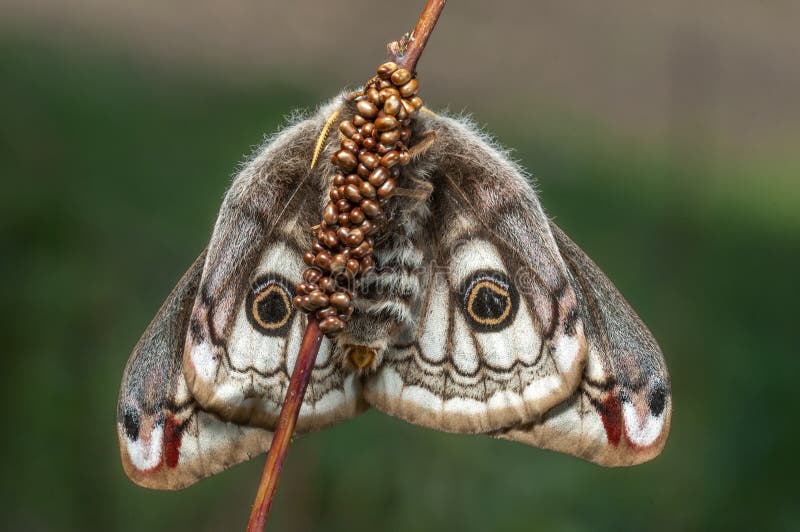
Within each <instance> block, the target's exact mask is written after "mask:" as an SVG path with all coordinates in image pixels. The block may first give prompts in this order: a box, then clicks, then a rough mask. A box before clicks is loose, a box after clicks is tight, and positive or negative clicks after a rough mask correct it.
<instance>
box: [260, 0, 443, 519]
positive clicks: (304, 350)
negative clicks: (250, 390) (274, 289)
mask: <svg viewBox="0 0 800 532" xmlns="http://www.w3.org/2000/svg"><path fill="white" fill-rule="evenodd" d="M445 1H446V0H428V3H427V4H426V5H425V9H424V10H423V11H422V15H420V18H419V20H418V21H417V25H416V27H415V28H414V31H413V32H412V34H411V38H410V39H409V40H408V41H407V42H403V43H398V42H394V43H391V44H389V45H388V47H387V49H388V50H389V60H390V61H394V62H396V63H397V64H398V65H400V66H401V67H403V68H406V69H408V70H410V71H411V72H414V71H415V69H416V67H417V61H419V57H420V55H422V51H423V50H424V49H425V44H426V43H427V42H428V37H430V35H431V32H432V31H433V28H434V27H435V26H436V21H437V20H438V19H439V15H440V14H441V13H442V9H443V8H444V4H445ZM321 342H322V332H320V330H319V322H318V321H317V318H316V316H315V315H314V313H310V314H309V315H308V325H307V326H306V331H305V334H304V335H303V342H302V344H301V345H300V352H299V353H298V355H297V362H295V366H294V371H293V372H292V378H291V380H290V381H289V387H288V389H287V391H286V398H285V399H284V401H283V407H282V408H281V414H280V416H279V417H278V424H277V425H276V427H275V433H274V434H273V437H272V445H271V446H270V448H269V452H268V453H267V463H266V464H264V472H263V473H262V474H261V483H260V484H259V486H258V492H257V493H256V500H255V502H254V503H253V510H252V512H251V513H250V521H249V522H248V524H247V530H248V532H261V531H262V530H264V527H265V526H266V524H267V518H268V517H269V510H270V507H271V506H272V501H273V499H274V497H275V490H276V488H277V487H278V479H279V478H280V475H281V470H282V469H283V463H284V461H285V459H286V453H287V451H288V450H289V443H291V441H292V435H293V434H294V428H295V425H296V424H297V416H298V415H299V414H300V406H301V405H302V404H303V397H304V396H305V394H306V388H307V387H308V382H309V380H310V379H311V371H312V370H313V369H314V361H315V360H316V359H317V353H318V352H319V346H320V343H321Z"/></svg>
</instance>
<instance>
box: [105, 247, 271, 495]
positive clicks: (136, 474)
mask: <svg viewBox="0 0 800 532" xmlns="http://www.w3.org/2000/svg"><path fill="white" fill-rule="evenodd" d="M204 259H205V252H203V253H202V254H201V255H200V256H199V257H198V258H197V260H196V261H195V262H194V264H193V265H192V266H191V268H189V270H188V271H187V272H186V274H185V275H184V276H183V278H182V279H181V280H180V281H179V282H178V284H177V286H176V287H175V289H174V290H173V291H172V293H171V294H170V295H169V297H168V298H167V300H166V301H165V302H164V304H163V306H162V307H161V309H160V310H159V312H158V313H157V314H156V316H155V318H154V319H153V321H152V323H151V324H150V325H149V327H148V328H147V330H146V331H145V333H144V335H142V338H141V339H140V340H139V342H138V343H137V345H136V347H134V349H133V352H132V354H131V357H130V359H129V360H128V364H127V366H126V368H125V372H124V374H123V377H122V384H121V387H120V395H119V401H118V404H117V436H118V438H119V445H120V455H121V459H122V464H123V468H124V469H125V472H126V473H127V475H128V476H129V477H130V478H131V480H133V481H134V482H136V483H137V484H140V485H142V486H145V487H148V488H157V489H178V488H183V487H185V486H188V485H190V484H193V483H194V482H196V481H197V480H200V479H201V478H203V477H206V476H208V475H212V474H214V473H217V472H219V471H222V470H223V469H225V468H227V467H229V466H231V465H233V464H236V463H238V462H241V461H243V460H247V459H249V458H251V457H252V456H255V455H257V454H259V453H261V452H263V451H265V450H266V449H268V448H269V445H270V442H271V440H272V434H271V433H270V432H267V431H264V430H260V429H254V428H247V427H240V426H237V425H235V424H233V423H228V422H225V421H222V420H220V419H218V418H217V417H215V416H213V415H211V414H209V413H207V412H204V411H203V410H201V409H200V408H199V406H198V405H197V403H196V402H195V401H194V399H193V398H192V396H191V395H190V394H189V391H188V388H187V387H186V382H185V381H184V378H183V371H182V369H183V368H182V358H183V342H184V338H185V336H186V328H187V327H188V323H189V314H190V312H191V309H192V304H193V302H194V298H195V295H196V293H197V288H198V285H199V283H200V276H201V273H202V267H203V261H204Z"/></svg>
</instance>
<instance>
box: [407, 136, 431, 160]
mask: <svg viewBox="0 0 800 532" xmlns="http://www.w3.org/2000/svg"><path fill="white" fill-rule="evenodd" d="M421 137H422V138H421V139H420V140H419V142H417V143H416V144H414V145H413V146H411V147H410V148H409V149H408V154H409V155H410V156H411V160H412V161H413V160H414V159H416V158H417V157H419V156H421V155H423V154H424V153H425V152H427V151H428V149H429V148H430V147H431V145H432V144H433V141H434V140H436V132H435V131H433V130H430V131H426V132H425V133H423V134H422V135H421Z"/></svg>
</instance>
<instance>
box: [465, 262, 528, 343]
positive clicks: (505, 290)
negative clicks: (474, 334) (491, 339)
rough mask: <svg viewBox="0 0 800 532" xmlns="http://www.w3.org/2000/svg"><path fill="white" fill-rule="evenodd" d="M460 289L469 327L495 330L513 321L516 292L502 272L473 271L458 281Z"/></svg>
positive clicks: (481, 330)
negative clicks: (462, 280)
mask: <svg viewBox="0 0 800 532" xmlns="http://www.w3.org/2000/svg"><path fill="white" fill-rule="evenodd" d="M460 293H461V298H462V310H463V311H464V316H466V318H467V322H468V323H469V324H470V325H471V326H472V328H473V329H475V330H477V331H479V332H497V331H501V330H503V329H505V328H506V327H508V326H509V325H511V324H512V323H513V322H514V317H515V316H516V314H517V308H518V307H519V294H518V293H517V290H516V288H515V287H514V286H513V285H512V284H511V282H510V281H509V279H508V276H506V274H504V273H503V272H500V271H496V270H480V271H477V272H475V273H473V274H472V275H470V276H469V277H468V278H467V279H466V280H465V281H464V282H463V283H462V285H461V290H460Z"/></svg>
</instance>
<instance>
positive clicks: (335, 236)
mask: <svg viewBox="0 0 800 532" xmlns="http://www.w3.org/2000/svg"><path fill="white" fill-rule="evenodd" d="M417 89H418V86H417V80H416V79H414V76H413V75H412V74H411V72H409V71H408V70H406V69H404V68H399V67H398V66H397V65H396V64H395V63H392V62H389V63H384V64H382V65H381V66H380V67H378V72H377V76H375V77H374V78H372V79H371V80H370V81H369V82H367V84H366V86H365V87H364V89H363V90H362V91H361V92H360V93H359V94H358V95H357V96H356V97H355V102H356V114H355V115H354V116H353V119H352V120H344V121H342V122H341V123H340V124H339V131H340V132H341V134H342V136H343V137H344V138H343V139H342V143H341V149H339V151H337V152H336V153H335V154H334V155H333V158H332V162H333V164H334V166H336V167H337V168H338V170H339V173H337V174H336V175H335V176H334V178H333V183H332V185H331V189H330V201H329V202H328V204H327V205H326V206H325V209H324V211H323V214H322V222H321V223H320V224H319V225H318V226H316V227H315V228H314V229H313V231H314V232H315V235H316V237H317V242H316V243H315V244H314V245H313V246H312V248H311V250H310V251H307V252H306V253H305V254H304V255H303V260H304V261H305V263H306V264H307V265H308V266H309V267H308V268H307V269H306V271H305V272H303V281H302V282H300V283H299V284H298V285H297V295H296V296H295V298H294V301H293V303H294V305H295V306H296V307H297V308H299V309H301V310H303V311H305V312H316V315H317V318H318V319H319V321H320V324H319V326H320V329H321V330H322V332H323V333H325V334H326V335H328V336H334V335H335V334H336V333H338V332H340V331H341V330H342V329H343V328H344V325H345V322H346V321H347V320H349V319H350V316H352V314H353V308H354V307H353V296H354V294H353V291H352V287H353V286H354V283H353V281H354V280H355V279H356V278H357V277H358V276H360V275H363V274H364V273H365V272H367V271H369V270H371V269H373V268H374V267H375V259H374V258H373V256H372V253H373V249H374V245H375V235H376V234H377V233H378V231H379V230H380V229H381V226H382V225H383V222H384V221H385V215H384V212H383V208H384V206H385V204H386V201H387V200H388V199H389V198H390V197H391V196H392V194H393V193H394V191H395V188H396V187H397V178H398V176H399V175H400V167H401V166H403V165H406V164H408V162H409V160H410V159H411V157H410V155H409V152H408V147H407V146H408V142H409V140H410V137H411V129H410V125H411V119H412V117H413V116H414V114H415V113H416V112H417V111H419V109H420V108H421V107H422V99H420V97H419V96H417Z"/></svg>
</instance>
